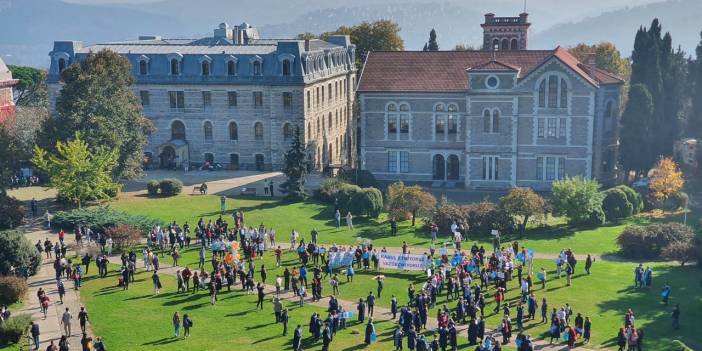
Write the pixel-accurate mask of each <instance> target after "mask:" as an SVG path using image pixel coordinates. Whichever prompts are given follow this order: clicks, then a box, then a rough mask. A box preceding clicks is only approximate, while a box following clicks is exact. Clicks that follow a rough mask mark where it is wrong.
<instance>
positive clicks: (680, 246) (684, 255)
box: [661, 241, 697, 266]
mask: <svg viewBox="0 0 702 351" xmlns="http://www.w3.org/2000/svg"><path fill="white" fill-rule="evenodd" d="M661 258H664V259H666V260H669V261H678V262H680V264H681V265H683V266H684V265H685V263H687V262H690V261H693V260H694V259H695V258H697V247H696V246H695V244H694V242H692V241H687V242H685V241H674V242H672V243H670V244H668V246H666V247H664V248H663V250H662V251H661Z"/></svg>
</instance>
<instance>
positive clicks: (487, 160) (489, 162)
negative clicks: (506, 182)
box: [483, 156, 500, 180]
mask: <svg viewBox="0 0 702 351" xmlns="http://www.w3.org/2000/svg"><path fill="white" fill-rule="evenodd" d="M499 168H500V159H499V157H497V156H483V180H498V179H499V171H498V170H499Z"/></svg>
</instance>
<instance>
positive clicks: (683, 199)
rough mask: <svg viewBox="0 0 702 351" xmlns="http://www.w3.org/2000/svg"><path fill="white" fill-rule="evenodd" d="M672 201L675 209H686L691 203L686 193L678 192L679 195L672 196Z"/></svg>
mask: <svg viewBox="0 0 702 351" xmlns="http://www.w3.org/2000/svg"><path fill="white" fill-rule="evenodd" d="M670 200H671V202H672V204H673V206H674V207H675V209H680V208H686V207H687V205H688V204H689V203H690V196H688V195H687V193H686V192H684V191H678V192H677V193H675V194H673V195H670Z"/></svg>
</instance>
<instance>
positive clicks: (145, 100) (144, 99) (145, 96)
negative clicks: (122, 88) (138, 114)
mask: <svg viewBox="0 0 702 351" xmlns="http://www.w3.org/2000/svg"><path fill="white" fill-rule="evenodd" d="M139 97H141V106H143V107H146V106H149V104H151V99H150V96H149V91H148V90H142V91H140V92H139Z"/></svg>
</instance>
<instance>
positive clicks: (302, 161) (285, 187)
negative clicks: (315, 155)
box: [280, 127, 309, 201]
mask: <svg viewBox="0 0 702 351" xmlns="http://www.w3.org/2000/svg"><path fill="white" fill-rule="evenodd" d="M284 159H285V166H284V167H283V173H284V174H285V175H286V176H287V177H288V179H287V180H286V181H285V182H284V183H283V184H281V185H280V188H281V190H282V191H283V192H284V193H285V199H286V200H288V201H300V200H304V199H305V198H307V193H305V174H307V166H308V163H309V161H308V160H307V151H306V150H305V146H304V144H303V143H302V137H301V135H300V128H299V127H296V128H295V135H294V137H293V141H292V143H291V144H290V149H289V150H288V151H287V152H286V153H285V155H284Z"/></svg>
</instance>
